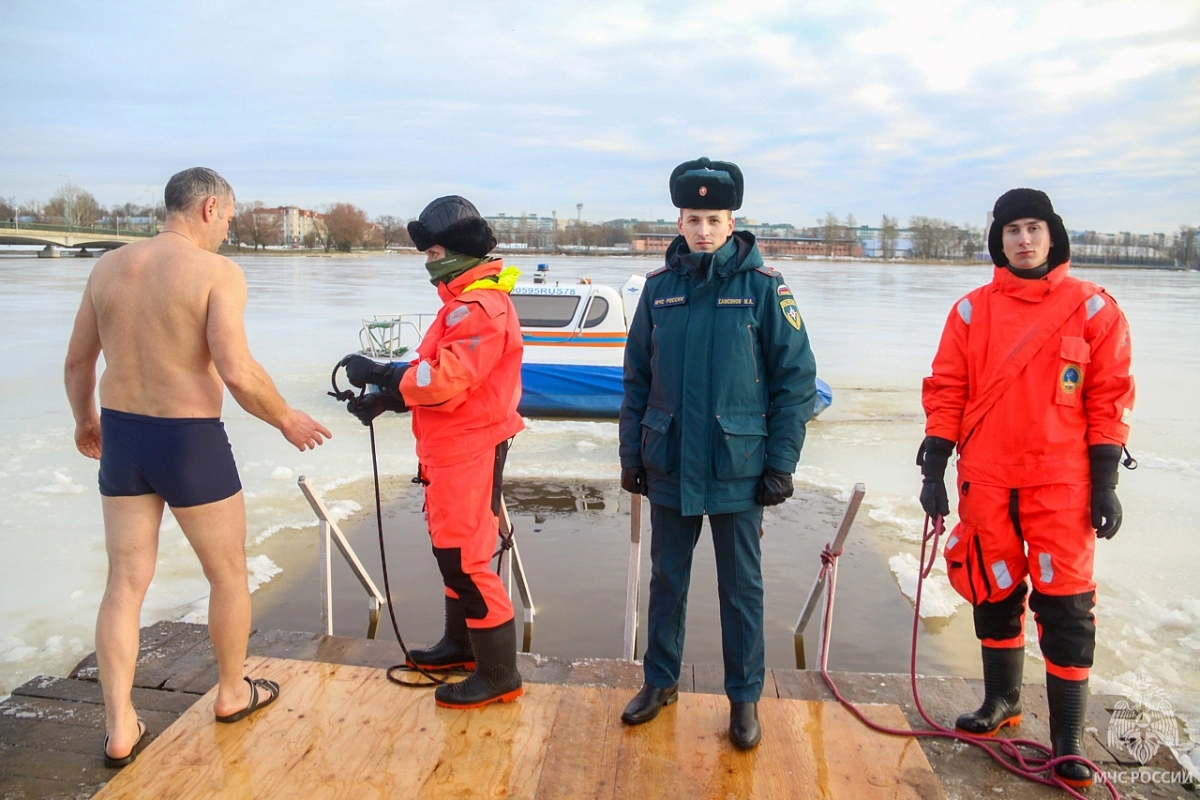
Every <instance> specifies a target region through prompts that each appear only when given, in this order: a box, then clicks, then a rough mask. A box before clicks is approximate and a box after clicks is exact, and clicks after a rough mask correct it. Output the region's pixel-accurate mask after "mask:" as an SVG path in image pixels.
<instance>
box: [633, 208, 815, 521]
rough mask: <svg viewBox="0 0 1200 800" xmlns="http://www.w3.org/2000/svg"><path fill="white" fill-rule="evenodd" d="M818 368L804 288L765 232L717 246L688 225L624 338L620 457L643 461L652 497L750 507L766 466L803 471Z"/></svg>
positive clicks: (682, 503) (692, 509)
mask: <svg viewBox="0 0 1200 800" xmlns="http://www.w3.org/2000/svg"><path fill="white" fill-rule="evenodd" d="M815 380H816V360H815V359H814V358H813V354H812V350H811V349H810V348H809V345H808V333H807V331H806V330H805V328H804V325H803V323H802V321H801V319H800V313H799V309H798V307H797V305H796V300H795V298H794V297H793V295H792V292H791V290H790V289H789V288H788V287H787V286H786V285H785V284H784V282H783V276H782V275H780V274H779V273H778V272H776V271H775V270H773V269H770V268H769V267H764V266H763V260H762V256H761V255H760V254H759V252H758V246H757V245H756V244H755V241H754V236H753V235H752V234H750V233H746V232H744V231H735V232H734V234H733V236H731V237H730V239H729V241H728V242H726V243H725V245H724V246H723V247H722V248H721V249H720V250H718V251H717V252H716V253H713V254H711V255H707V254H693V253H691V252H690V250H689V249H688V247H687V243H686V242H685V241H684V238H683V237H682V236H679V237H677V238H676V239H675V240H674V241H673V242H672V243H671V245H670V247H669V248H668V249H667V263H666V266H664V267H662V268H661V269H659V270H657V271H655V272H652V273H650V274H649V275H648V276H647V278H646V285H645V288H643V290H642V297H641V300H640V301H639V303H638V310H637V313H636V315H635V316H634V318H633V324H632V325H631V326H630V329H629V337H628V339H627V341H626V344H625V373H624V389H625V398H624V401H623V402H622V405H621V422H620V438H621V447H620V455H621V466H622V467H624V468H628V467H639V466H644V467H645V469H646V478H647V488H648V491H647V494H648V495H649V497H650V500H651V501H652V502H654V503H658V504H660V505H664V506H670V507H672V508H678V509H679V510H680V512H681V513H682V514H684V515H686V516H691V515H697V514H727V513H732V512H736V511H746V510H749V509H751V508H753V507H754V490H755V487H756V486H757V484H758V478H759V476H760V475H761V474H762V472H763V469H764V468H765V467H771V468H772V469H776V470H779V471H780V472H785V473H788V474H791V473H793V472H795V470H796V463H797V462H798V461H799V459H800V448H801V446H802V445H803V444H804V426H805V424H806V423H807V422H808V420H809V418H810V417H811V416H812V410H813V402H814V400H815V398H816V383H815Z"/></svg>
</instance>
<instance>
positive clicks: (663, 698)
mask: <svg viewBox="0 0 1200 800" xmlns="http://www.w3.org/2000/svg"><path fill="white" fill-rule="evenodd" d="M678 699H679V684H675V685H674V686H671V687H669V688H667V689H658V688H655V687H653V686H650V685H649V684H643V685H642V688H641V689H639V690H638V693H637V694H635V695H634V696H633V699H632V700H630V701H629V705H627V706H625V713H623V714H622V715H621V722H624V723H625V724H626V725H641V724H642V723H643V722H649V721H650V720H652V719H654V718H655V717H657V716H658V710H659V709H660V708H662V707H663V706H669V705H671V703H674V702H675V701H676V700H678Z"/></svg>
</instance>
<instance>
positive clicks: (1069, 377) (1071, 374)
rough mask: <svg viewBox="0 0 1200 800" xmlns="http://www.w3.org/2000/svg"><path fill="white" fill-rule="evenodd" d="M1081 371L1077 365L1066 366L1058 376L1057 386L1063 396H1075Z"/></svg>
mask: <svg viewBox="0 0 1200 800" xmlns="http://www.w3.org/2000/svg"><path fill="white" fill-rule="evenodd" d="M1081 375H1082V371H1081V370H1080V369H1079V365H1078V364H1067V365H1066V366H1065V367H1063V368H1062V372H1060V373H1059V375H1058V385H1059V387H1060V388H1061V389H1062V390H1063V393H1064V394H1075V390H1076V389H1078V388H1079V379H1080V377H1081Z"/></svg>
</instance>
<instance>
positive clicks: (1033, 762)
mask: <svg viewBox="0 0 1200 800" xmlns="http://www.w3.org/2000/svg"><path fill="white" fill-rule="evenodd" d="M943 528H944V526H943V522H942V518H941V517H938V518H936V519H934V520H933V526H932V528H931V527H930V519H929V517H928V516H927V517H925V529H924V531H923V532H922V536H921V561H920V568H919V570H918V573H917V596H916V600H915V606H914V608H913V629H912V655H911V658H910V661H909V677H910V679H911V681H912V693H913V701H914V703H915V704H916V708H917V712H918V713H919V714H920V715H921V719H923V720H925V723H926V724H927V725H929V727H930V728H931V730H920V731H913V730H899V729H895V728H888V727H885V726H883V725H879V724H878V723H875V722H872V721H871V720H870V719H868V718H867V717H866V715H864V714H863V712H862V711H860V710H859V709H858V707H856V706H855V705H854V704H853V703H851V702H850V701H849V700H847V699H846V698H845V697H843V696H842V693H841V692H840V691H838V688H837V685H836V684H835V683H834V681H833V677H832V676H830V674H829V667H828V664H829V641H830V638H831V635H832V632H833V598H834V593H835V592H836V589H837V560H838V557H839V556H841V554H842V551H841V550H837V551H834V550H832V549H831V545H829V544H826V545H825V549H824V550H823V551H821V577H828V581H827V582H826V586H825V614H824V619H823V624H822V626H821V677H822V678H823V679H824V680H825V683H826V685H827V686H829V690H830V691H831V692H833V696H834V697H835V698H837V701H838V702H839V703H841V704H842V706H843V707H845V708H846V709H847V710H848V711H849V712H850V713H852V714H853V715H854V716H855V717H857V718H858V720H859V721H860V722H862V723H863V724H864V725H866V726H867V727H868V728H870V729H871V730H873V731H876V732H878V733H883V734H887V735H888V736H911V737H914V738H915V737H932V738H937V739H951V740H954V741H958V742H963V743H964V744H969V745H974V746H975V747H978V748H980V749H981V750H983V751H984V752H985V753H987V754H988V755H989V756H991V757H992V759H993V760H995V761H996V763H998V764H999V765H1000V766H1002V767H1004V768H1005V769H1006V770H1008V771H1009V772H1011V773H1013V774H1014V775H1017V776H1019V777H1021V778H1025V779H1026V780H1030V781H1033V782H1035V783H1040V784H1043V785H1045V786H1057V787H1058V788H1060V789H1062V790H1063V791H1065V792H1066V793H1067V794H1069V795H1070V796H1071V797H1075V798H1078V800H1088V798H1087V797H1085V796H1084V795H1082V794H1080V793H1079V792H1077V791H1076V790H1075V789H1074V788H1073V787H1071V786H1069V785H1068V784H1066V783H1064V782H1063V781H1062V780H1061V779H1060V778H1059V777H1058V775H1057V774H1056V773H1055V772H1054V767H1055V766H1056V765H1058V764H1062V763H1065V762H1068V761H1076V762H1078V763H1080V764H1084V765H1085V766H1087V767H1089V768H1090V769H1091V770H1092V771H1093V773H1095V775H1096V776H1097V778H1098V779H1099V781H1100V782H1102V783H1103V784H1104V786H1105V787H1106V788H1107V789H1108V791H1109V794H1110V795H1111V796H1112V798H1113V800H1120V798H1121V796H1120V794H1118V793H1117V789H1116V787H1115V786H1113V784H1112V781H1110V780H1109V779H1108V776H1107V775H1105V774H1104V772H1103V771H1102V770H1101V769H1100V768H1099V767H1097V766H1096V765H1095V764H1093V763H1092V762H1091V761H1089V760H1088V759H1086V758H1084V757H1083V756H1074V755H1063V756H1059V757H1058V758H1054V752H1053V751H1052V750H1051V749H1050V748H1049V747H1047V746H1046V745H1044V744H1042V743H1041V742H1036V741H1033V740H1032V739H1000V738H990V737H986V736H975V735H972V734H968V733H960V732H958V731H955V730H951V729H949V728H945V727H943V726H941V725H939V724H938V723H936V722H934V721H933V720H932V719H930V717H929V715H928V714H926V713H925V708H924V707H923V706H922V705H921V696H920V693H919V692H918V690H917V633H918V631H919V629H920V620H921V590H922V588H923V586H924V583H925V579H926V578H927V577H929V572H930V570H932V569H933V565H934V562H935V561H936V560H937V553H938V550H937V545H938V539H939V538H940V537H941V535H942V532H943ZM930 539H932V540H933V544H932V546H930V544H929V542H930ZM927 549H929V550H932V554H931V556H930V558H929V559H928V561H926V551H927ZM1021 748H1025V749H1026V750H1029V751H1033V752H1032V753H1030V754H1026V753H1024V752H1022V751H1021ZM1035 754H1036V755H1035ZM1047 775H1048V776H1049V777H1045V776H1047Z"/></svg>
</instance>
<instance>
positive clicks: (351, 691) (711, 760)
mask: <svg viewBox="0 0 1200 800" xmlns="http://www.w3.org/2000/svg"><path fill="white" fill-rule="evenodd" d="M248 673H249V674H251V675H255V676H263V677H269V678H272V679H273V680H276V681H278V682H279V683H280V684H281V685H282V686H283V692H282V694H281V696H280V699H279V700H278V701H277V702H276V703H275V704H274V705H272V706H271V707H269V708H267V709H264V710H263V711H262V712H260V713H259V714H256V715H254V716H253V717H252V718H250V719H249V720H247V721H246V722H244V723H240V724H235V725H218V724H216V723H214V722H213V710H212V704H213V698H214V696H215V690H213V691H211V692H209V693H208V694H207V695H204V697H203V698H201V699H200V700H199V701H198V702H197V703H196V704H195V705H194V706H192V708H191V709H189V710H188V711H187V712H186V713H184V714H183V716H182V717H180V718H179V720H178V721H177V722H175V724H173V725H172V726H170V728H168V729H167V730H166V731H165V732H162V733H161V734H160V735H159V736H158V738H157V739H156V740H155V741H154V742H153V743H152V744H151V745H150V747H148V748H147V749H146V750H145V752H143V753H142V755H141V756H140V757H139V758H138V760H137V761H136V762H135V763H134V764H133V765H132V766H130V767H128V768H126V769H124V770H122V771H121V772H120V773H119V774H117V776H116V777H114V778H113V780H112V781H111V782H109V784H108V785H107V786H106V787H105V788H104V789H102V790H101V791H100V793H99V794H97V795H96V797H97V798H106V800H116V798H147V797H154V798H161V799H163V800H166V799H167V798H197V797H244V798H294V797H368V796H370V797H376V796H378V797H405V798H409V797H412V798H418V797H419V798H465V797H513V798H536V799H537V800H542V799H543V798H562V799H563V800H566V799H567V798H662V797H678V798H700V797H712V798H726V797H737V798H771V799H772V800H776V799H777V798H792V797H795V798H803V797H821V798H846V799H847V800H851V799H852V798H853V799H854V800H868V799H869V798H933V797H941V796H942V793H941V788H940V785H939V784H938V781H937V778H936V777H935V776H934V774H933V771H932V770H931V769H930V766H929V762H928V761H927V760H926V759H925V755H924V753H923V752H922V751H921V748H920V747H919V746H918V745H917V744H916V742H914V741H912V740H901V739H896V738H891V737H886V736H879V735H877V734H874V733H872V732H870V731H869V730H867V729H866V728H864V727H863V726H862V725H860V724H858V723H857V722H856V721H854V720H853V719H852V718H851V717H850V716H849V715H848V714H847V713H846V712H845V711H844V710H843V709H842V708H841V707H840V706H838V705H836V704H833V703H821V702H813V701H804V700H780V699H777V698H772V699H764V700H763V702H762V703H761V705H760V714H761V718H762V723H763V728H764V731H766V736H765V737H764V740H763V744H762V745H761V746H760V747H759V748H758V749H757V750H754V751H750V752H740V751H738V750H736V749H735V748H734V747H733V746H732V745H731V744H730V743H729V741H728V738H727V737H726V733H725V731H726V727H727V726H728V722H729V717H728V714H729V710H728V709H729V706H728V703H727V701H725V700H724V698H721V697H717V696H714V695H702V694H683V695H680V698H679V702H678V703H676V704H675V705H673V706H670V707H668V708H667V709H664V711H663V712H662V713H661V714H660V716H659V718H658V719H657V720H655V721H654V722H652V723H650V724H647V725H642V726H638V727H635V728H629V727H626V726H624V725H622V724H621V722H620V715H621V710H622V708H624V705H625V703H626V702H627V701H628V694H629V693H628V692H627V691H618V690H614V689H609V688H601V687H575V686H573V687H567V686H549V685H538V684H530V685H528V687H527V691H526V693H525V695H524V696H523V697H522V698H521V699H520V700H519V701H517V702H515V703H510V704H504V705H500V706H491V707H489V708H487V709H483V710H474V711H452V710H447V709H440V708H437V707H436V706H435V704H434V702H433V697H432V692H431V690H429V689H404V688H400V687H397V686H395V685H394V684H390V683H389V682H388V681H387V680H386V678H385V676H384V672H383V671H382V670H378V669H369V668H363V667H350V666H342V665H335V664H324V663H317V662H311V661H307V662H306V661H292V660H288V659H272V658H255V659H251V661H250V663H249V665H248ZM871 712H872V715H873V716H875V717H877V718H879V719H881V720H886V721H887V723H888V724H890V725H895V726H898V727H907V723H906V722H905V719H904V715H903V713H902V712H901V711H900V709H899V708H897V707H896V706H875V707H872V709H871Z"/></svg>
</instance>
